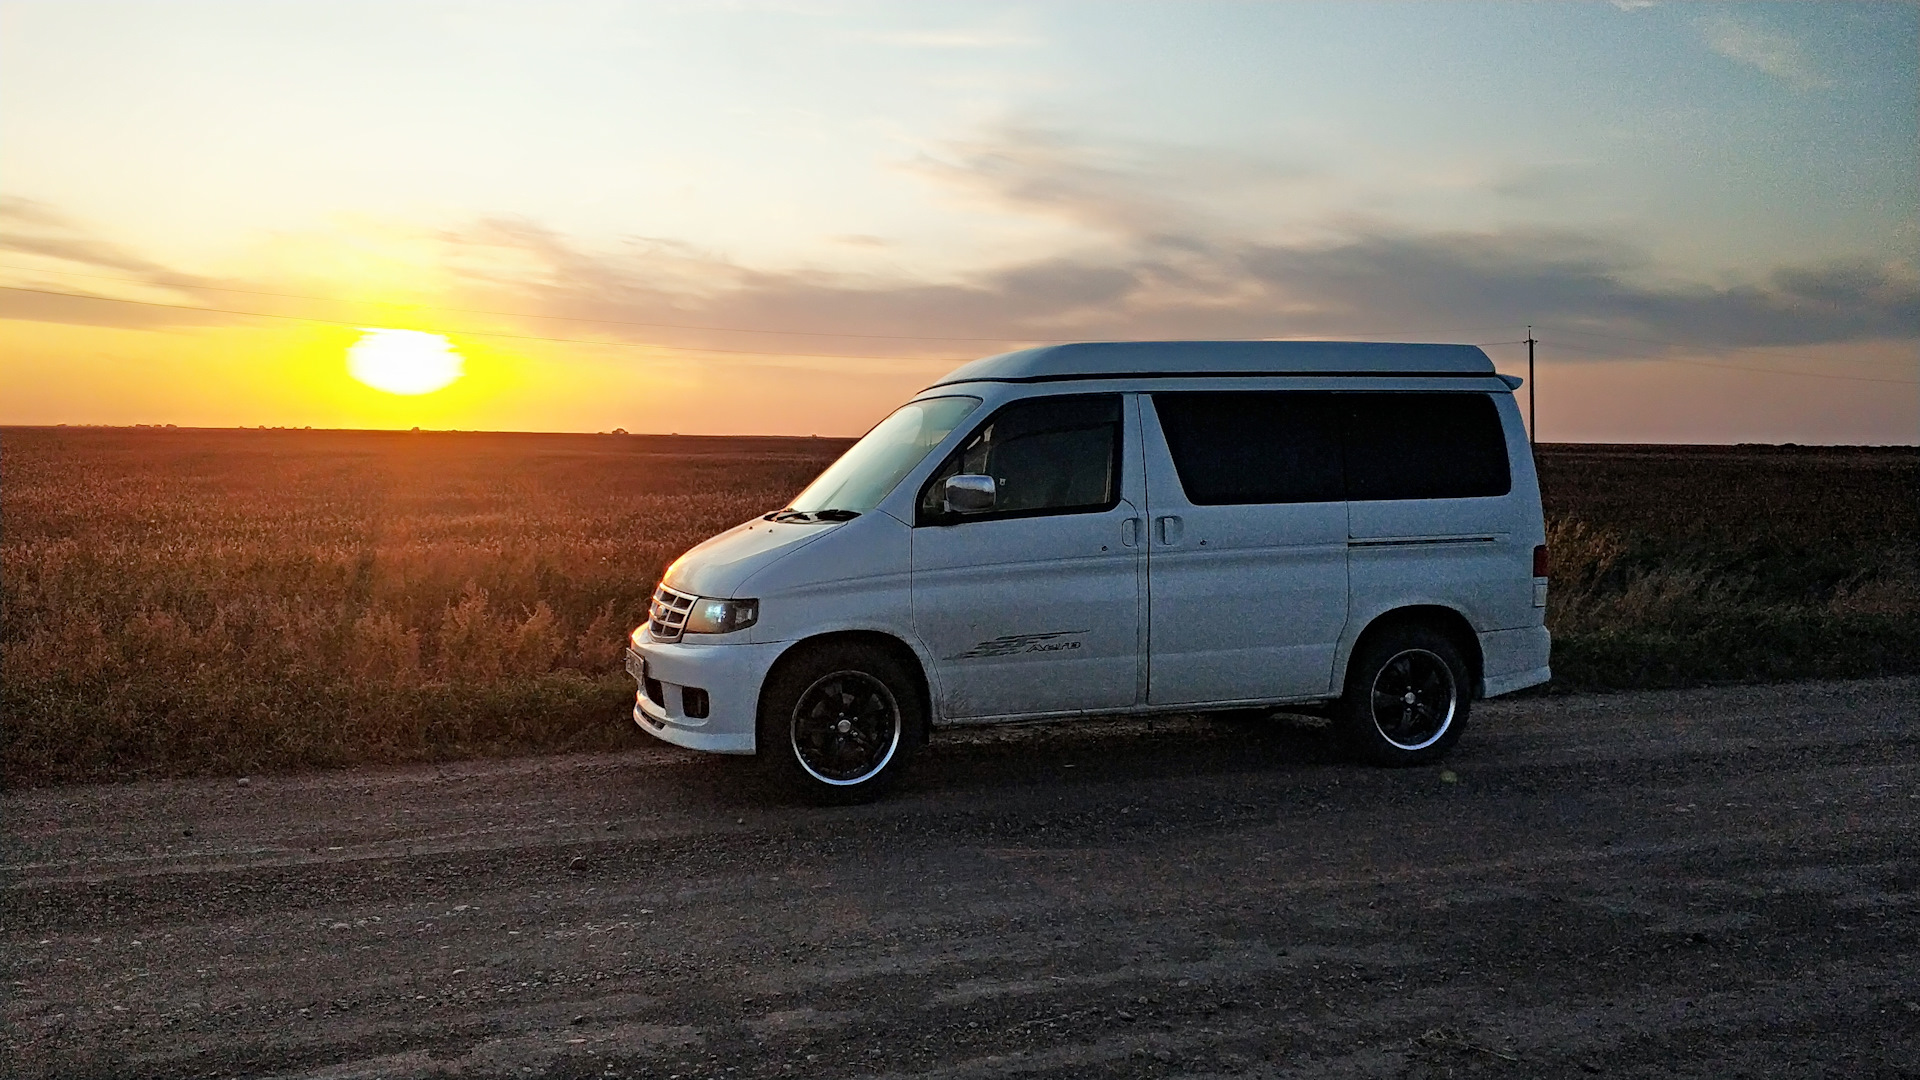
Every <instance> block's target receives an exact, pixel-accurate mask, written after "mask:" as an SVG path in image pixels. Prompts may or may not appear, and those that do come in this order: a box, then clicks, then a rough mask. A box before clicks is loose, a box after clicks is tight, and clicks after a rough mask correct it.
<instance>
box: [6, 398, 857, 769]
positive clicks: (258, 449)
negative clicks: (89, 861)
mask: <svg viewBox="0 0 1920 1080" xmlns="http://www.w3.org/2000/svg"><path fill="white" fill-rule="evenodd" d="M845 445H846V444H845V443H844V442H840V441H836V440H814V439H726V440H720V439H700V438H675V437H638V436H576V435H499V434H453V433H379V432H305V431H300V432H294V431H285V432H282V431H272V432H259V431H124V430H121V431H112V430H88V429H54V430H46V429H38V430H32V429H16V430H9V431H7V432H5V434H4V454H5V457H4V474H0V498H3V500H4V502H3V506H4V524H5V538H4V544H0V583H4V588H5V613H4V629H3V630H0V676H3V677H4V683H3V685H0V694H3V695H4V697H3V698H0V702H4V706H5V715H6V728H5V736H4V763H5V766H4V767H5V772H6V775H7V776H8V777H10V778H12V779H14V780H28V781H35V782H39V781H51V780H70V779H90V778H100V777H119V776H131V775H142V774H172V773H182V772H197V771H241V770H249V769H262V768H290V767H300V766H316V765H317V766H325V765H338V764H346V763H356V762H367V761H378V762H396V761H408V760H423V759H431V758H439V757H453V756H465V755H474V754H487V753H505V752H524V751H528V750H557V749H568V748H589V747H609V746H615V745H620V744H623V743H625V742H628V741H630V740H632V739H635V738H637V736H636V735H635V734H634V733H633V732H632V731H630V730H629V726H628V725H624V724H622V723H620V722H619V720H620V718H621V717H622V716H623V715H624V712H625V709H626V707H627V704H628V703H629V702H630V701H631V695H632V688H631V686H630V685H629V684H628V682H627V679H626V677H625V676H624V675H623V674H621V673H620V670H619V657H620V653H621V649H622V648H623V646H624V644H625V638H626V633H627V631H628V630H629V629H631V628H632V627H633V626H635V625H637V624H638V623H639V622H640V620H641V619H642V617H643V613H644V611H645V610H646V604H647V598H648V596H649V594H650V592H651V590H652V588H653V584H654V582H655V581H656V580H657V579H658V577H659V575H660V572H661V571H662V570H663V569H664V568H665V567H666V564H667V563H668V562H669V561H671V560H672V559H673V557H674V556H676V555H678V554H679V553H680V552H681V551H683V550H685V549H686V548H687V547H689V546H691V545H692V544H694V543H696V542H698V541H699V540H701V539H703V538H705V537H707V536H709V535H711V534H713V533H715V532H718V531H719V530H721V529H723V528H726V527H727V526H730V525H732V524H734V523H736V522H739V521H742V520H745V519H746V518H748V517H750V516H752V515H753V514H756V513H760V512H763V511H765V510H768V509H771V508H774V507H777V506H780V505H781V504H782V503H783V502H784V500H785V499H786V498H787V497H788V496H790V495H792V494H793V493H794V492H795V491H798V490H799V489H800V487H802V486H804V485H805V483H806V482H807V480H808V479H810V478H811V477H812V476H813V475H814V474H815V473H817V472H818V471H819V470H820V469H821V468H822V467H824V465H825V464H826V463H827V462H829V461H831V460H832V459H833V458H834V457H835V456H837V454H838V453H839V452H840V451H841V450H842V449H844V447H845Z"/></svg>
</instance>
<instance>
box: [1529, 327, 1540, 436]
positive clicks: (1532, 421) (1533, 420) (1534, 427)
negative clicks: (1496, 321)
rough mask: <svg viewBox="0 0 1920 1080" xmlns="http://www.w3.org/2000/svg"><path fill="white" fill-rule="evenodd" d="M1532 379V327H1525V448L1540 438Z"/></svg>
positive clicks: (1535, 392) (1534, 384)
mask: <svg viewBox="0 0 1920 1080" xmlns="http://www.w3.org/2000/svg"><path fill="white" fill-rule="evenodd" d="M1537 385H1538V384H1537V383H1535V382H1534V381H1533V327H1532V326H1531V325H1529V326H1528V327H1527V449H1529V450H1531V449H1533V448H1534V445H1535V444H1536V443H1537V442H1539V440H1540V435H1539V432H1540V417H1539V415H1538V414H1536V413H1535V412H1534V411H1533V399H1534V396H1535V395H1536V394H1538V393H1539V391H1538V390H1537V389H1535V387H1536V386H1537Z"/></svg>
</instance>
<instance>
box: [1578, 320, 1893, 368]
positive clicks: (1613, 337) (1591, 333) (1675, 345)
mask: <svg viewBox="0 0 1920 1080" xmlns="http://www.w3.org/2000/svg"><path fill="white" fill-rule="evenodd" d="M1541 329H1542V330H1551V331H1553V332H1554V333H1557V334H1575V335H1578V336H1580V337H1596V338H1606V339H1608V340H1610V341H1636V342H1639V343H1640V344H1642V345H1659V346H1661V347H1663V348H1668V349H1685V348H1689V347H1690V346H1688V345H1686V344H1684V343H1682V342H1677V341H1657V340H1655V339H1653V338H1643V337H1628V336H1627V335H1625V334H1602V333H1600V332H1599V331H1597V330H1575V329H1573V328H1572V327H1567V326H1542V327H1541ZM1568 347H1569V348H1577V347H1578V346H1568ZM1749 348H1755V349H1771V348H1772V347H1771V346H1768V345H1753V346H1749ZM1771 355H1774V356H1779V357H1784V358H1786V359H1789V360H1812V361H1814V362H1816V363H1821V364H1825V363H1832V362H1834V361H1838V362H1840V363H1843V364H1874V363H1879V361H1877V360H1863V359H1860V358H1858V357H1851V356H1814V355H1812V354H1811V353H1783V352H1774V353H1772V354H1771Z"/></svg>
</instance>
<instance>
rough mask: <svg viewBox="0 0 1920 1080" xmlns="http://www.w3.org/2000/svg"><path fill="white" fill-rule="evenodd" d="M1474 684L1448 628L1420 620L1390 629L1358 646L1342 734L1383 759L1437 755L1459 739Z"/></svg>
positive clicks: (1357, 749) (1351, 745)
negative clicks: (1430, 624) (1442, 628)
mask: <svg viewBox="0 0 1920 1080" xmlns="http://www.w3.org/2000/svg"><path fill="white" fill-rule="evenodd" d="M1471 685H1472V684H1471V682H1470V680H1469V678H1468V673H1467V665H1466V663H1465V662H1464V661H1463V660H1462V659H1461V657H1460V650H1459V648H1458V647H1457V646H1456V645H1455V644H1454V643H1453V641H1452V640H1451V639H1450V638H1448V637H1447V635H1445V634H1443V633H1440V632H1439V631H1437V630H1435V629H1433V628H1431V627H1427V626H1419V625H1410V626H1402V627H1397V628H1393V629H1390V630H1388V631H1386V632H1385V633H1383V634H1380V635H1379V636H1377V637H1376V638H1374V639H1373V640H1371V641H1368V642H1367V643H1365V644H1364V645H1363V646H1362V647H1361V648H1360V649H1358V650H1356V651H1355V653H1354V657H1353V660H1352V661H1351V662H1350V663H1349V665H1348V668H1347V692H1346V695H1345V696H1344V697H1342V698H1341V699H1340V707H1339V717H1338V720H1337V727H1338V729H1339V733H1340V736H1341V739H1342V741H1343V742H1345V743H1346V744H1347V748H1348V750H1349V751H1350V752H1352V753H1353V755H1354V756H1355V757H1358V758H1361V759H1362V760H1365V761H1370V762H1373V763H1374V764H1377V765H1422V764H1426V763H1428V762H1431V761H1437V760H1438V759H1439V758H1440V757H1441V756H1442V755H1444V754H1445V753H1446V752H1447V751H1448V750H1449V749H1451V748H1452V747H1453V744H1454V743H1455V742H1458V741H1459V739H1460V733H1461V729H1462V728H1463V727H1464V726H1465V724H1466V720H1467V713H1468V710H1469V708H1470V706H1471V703H1472V697H1473V695H1472V691H1471V689H1470V687H1471Z"/></svg>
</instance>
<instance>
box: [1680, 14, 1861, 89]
mask: <svg viewBox="0 0 1920 1080" xmlns="http://www.w3.org/2000/svg"><path fill="white" fill-rule="evenodd" d="M1700 31H1701V34H1702V35H1703V36H1704V37H1705V39H1706V42H1707V48H1709V49H1712V50H1713V51H1714V52H1716V53H1719V54H1720V55H1721V56H1724V57H1726V58H1727V59H1729V60H1733V61H1736V62H1738V63H1742V64H1748V65H1751V66H1753V67H1756V68H1759V69H1760V70H1761V71H1764V72H1766V73H1767V74H1768V75H1771V76H1773V77H1774V78H1776V79H1779V80H1780V81H1782V82H1784V83H1786V84H1787V85H1789V86H1792V87H1793V88H1794V89H1796V90H1821V89H1825V88H1827V87H1830V86H1832V85H1833V80H1832V79H1829V78H1827V77H1826V76H1825V75H1824V74H1822V73H1821V72H1820V71H1819V69H1818V68H1816V67H1815V65H1814V63H1813V61H1812V60H1810V59H1808V57H1807V56H1806V54H1805V53H1804V52H1802V51H1801V48H1800V43H1799V42H1797V41H1795V40H1794V39H1793V38H1791V37H1788V36H1787V35H1786V34H1783V33H1781V32H1780V31H1778V30H1774V29H1772V28H1770V27H1766V26H1761V25H1759V24H1757V23H1750V22H1744V21H1742V20H1740V19H1736V18H1734V17H1733V16H1732V15H1727V14H1718V15H1712V16H1708V17H1707V18H1704V19H1702V20H1700Z"/></svg>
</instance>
